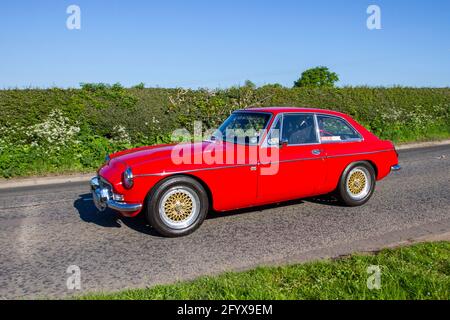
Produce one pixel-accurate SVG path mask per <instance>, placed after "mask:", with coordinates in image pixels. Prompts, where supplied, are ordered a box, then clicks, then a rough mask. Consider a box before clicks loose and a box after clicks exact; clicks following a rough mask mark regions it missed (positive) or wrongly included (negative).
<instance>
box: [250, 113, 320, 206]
mask: <svg viewBox="0 0 450 320" xmlns="http://www.w3.org/2000/svg"><path fill="white" fill-rule="evenodd" d="M267 155H268V156H267ZM325 157H326V154H325V152H324V150H323V149H322V145H321V144H320V140H319V135H318V130H317V120H316V118H315V115H314V114H313V113H285V114H281V115H279V116H278V117H277V119H276V120H275V121H274V124H273V126H272V129H271V131H270V132H269V135H268V137H267V139H266V140H265V143H264V144H263V145H261V150H260V158H259V168H258V174H259V175H258V193H257V197H258V201H259V202H260V203H270V202H276V201H284V200H290V199H297V198H302V197H308V196H312V195H315V194H317V191H318V190H320V187H321V185H322V184H323V182H324V179H325V176H326V168H325V159H326V158H325Z"/></svg>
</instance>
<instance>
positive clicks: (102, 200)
mask: <svg viewBox="0 0 450 320" xmlns="http://www.w3.org/2000/svg"><path fill="white" fill-rule="evenodd" d="M90 184H91V192H92V199H93V201H94V204H95V206H96V207H97V209H98V210H100V211H104V210H105V209H106V208H110V209H113V210H117V211H121V212H134V211H139V210H141V209H142V204H131V203H126V202H123V201H118V200H117V198H119V197H120V196H119V195H117V194H114V192H113V190H112V187H111V186H109V185H108V184H106V183H104V182H103V181H101V179H100V178H99V177H94V178H92V179H91V182H90Z"/></svg>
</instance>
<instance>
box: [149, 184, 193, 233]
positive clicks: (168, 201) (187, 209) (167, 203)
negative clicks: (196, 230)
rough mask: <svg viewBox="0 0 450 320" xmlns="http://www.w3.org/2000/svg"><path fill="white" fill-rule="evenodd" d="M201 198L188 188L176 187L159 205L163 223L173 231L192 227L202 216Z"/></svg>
mask: <svg viewBox="0 0 450 320" xmlns="http://www.w3.org/2000/svg"><path fill="white" fill-rule="evenodd" d="M200 209H201V205H200V198H199V196H198V194H197V192H196V191H195V190H194V189H192V188H190V187H188V186H175V187H172V188H170V189H168V190H167V191H165V192H164V194H163V195H162V197H161V200H160V201H159V204H158V211H159V216H160V218H161V220H162V222H163V223H164V224H165V225H166V226H167V227H169V228H172V229H177V230H180V229H184V228H188V227H189V226H191V225H192V224H193V223H195V221H196V220H197V218H198V216H199V214H200Z"/></svg>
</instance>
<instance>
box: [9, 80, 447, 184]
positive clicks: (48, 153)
mask: <svg viewBox="0 0 450 320" xmlns="http://www.w3.org/2000/svg"><path fill="white" fill-rule="evenodd" d="M273 105H277V106H304V107H319V108H325V109H333V110H338V111H342V112H345V113H348V114H350V115H351V116H353V117H354V118H355V119H356V120H358V121H359V122H360V123H361V124H363V125H364V126H366V127H367V128H368V129H369V130H371V131H372V132H374V133H375V134H377V135H378V136H379V137H381V138H385V139H390V140H393V141H395V142H406V141H417V140H431V139H436V138H443V137H449V136H450V88H442V89H437V88H403V87H394V88H370V87H346V88H330V89H303V88H294V89H288V88H283V87H280V86H276V85H268V86H264V87H261V88H257V89H254V88H251V87H240V88H237V87H233V88H229V89H223V90H204V89H199V90H185V89H163V88H149V89H143V88H135V89H125V88H123V87H121V86H120V85H117V84H116V85H112V86H109V85H104V84H86V85H83V86H82V88H81V89H67V90H63V89H47V90H39V89H29V90H2V91H0V176H3V177H11V176H19V175H32V174H45V173H52V172H58V173H61V172H70V171H85V170H92V169H94V168H96V167H97V166H98V165H99V164H100V163H101V162H102V160H103V158H104V155H105V154H106V153H107V152H112V151H114V150H119V149H123V148H129V147H133V146H139V145H148V144H156V143H162V142H168V141H170V136H171V133H172V132H173V130H175V129H178V128H187V129H188V130H192V128H193V122H194V121H195V120H200V121H203V123H204V125H205V127H210V128H211V127H215V126H217V125H218V124H219V123H220V122H221V121H223V119H224V118H226V117H227V116H228V114H229V113H230V112H231V111H232V110H235V109H239V108H245V107H248V106H273Z"/></svg>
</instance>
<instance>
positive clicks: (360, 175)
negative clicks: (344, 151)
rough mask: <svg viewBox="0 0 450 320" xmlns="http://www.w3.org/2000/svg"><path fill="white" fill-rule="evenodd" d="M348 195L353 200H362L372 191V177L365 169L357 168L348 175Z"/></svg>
mask: <svg viewBox="0 0 450 320" xmlns="http://www.w3.org/2000/svg"><path fill="white" fill-rule="evenodd" d="M345 187H346V189H347V194H348V195H349V197H351V198H352V199H353V200H357V201H358V200H362V199H364V198H365V197H366V196H367V195H368V194H370V191H371V189H372V177H371V175H370V173H369V171H368V170H367V169H366V168H365V167H362V166H361V167H359V166H358V167H355V168H353V169H352V170H351V171H350V172H349V173H348V175H347V179H346V186H345Z"/></svg>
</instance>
